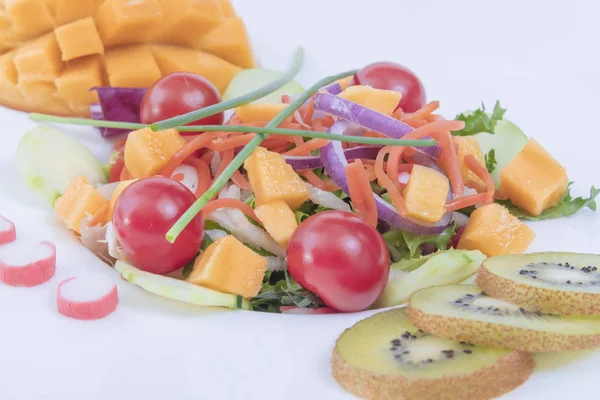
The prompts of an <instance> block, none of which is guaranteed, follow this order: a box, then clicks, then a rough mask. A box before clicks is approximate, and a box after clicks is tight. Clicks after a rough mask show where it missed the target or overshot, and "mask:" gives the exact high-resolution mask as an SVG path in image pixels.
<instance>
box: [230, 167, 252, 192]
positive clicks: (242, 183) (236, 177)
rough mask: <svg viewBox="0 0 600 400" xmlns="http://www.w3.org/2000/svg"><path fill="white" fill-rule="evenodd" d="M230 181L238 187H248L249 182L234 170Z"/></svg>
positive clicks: (244, 188)
mask: <svg viewBox="0 0 600 400" xmlns="http://www.w3.org/2000/svg"><path fill="white" fill-rule="evenodd" d="M231 181H232V182H233V183H235V184H236V185H237V186H239V188H240V189H243V190H246V189H250V182H248V181H247V180H246V178H244V175H242V173H241V172H240V171H235V172H234V173H233V175H232V176H231Z"/></svg>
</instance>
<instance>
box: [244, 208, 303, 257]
mask: <svg viewBox="0 0 600 400" xmlns="http://www.w3.org/2000/svg"><path fill="white" fill-rule="evenodd" d="M254 212H255V213H256V216H257V217H258V219H259V220H260V222H262V224H263V226H264V227H265V230H266V231H267V233H268V234H269V235H271V237H272V238H273V239H274V240H275V241H276V242H277V243H279V244H280V245H281V246H283V247H284V248H285V247H287V245H288V242H289V240H290V238H291V237H292V234H293V233H294V231H295V230H296V228H297V227H298V222H296V216H295V215H294V212H293V211H292V209H291V208H290V206H288V205H287V203H286V202H284V201H283V200H277V201H273V202H271V203H266V204H263V205H260V206H258V207H256V209H255V210H254Z"/></svg>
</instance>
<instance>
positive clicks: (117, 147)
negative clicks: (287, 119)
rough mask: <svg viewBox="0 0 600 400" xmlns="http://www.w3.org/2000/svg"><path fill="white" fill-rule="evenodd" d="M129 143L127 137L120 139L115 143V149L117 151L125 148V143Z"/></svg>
mask: <svg viewBox="0 0 600 400" xmlns="http://www.w3.org/2000/svg"><path fill="white" fill-rule="evenodd" d="M126 143H127V138H125V139H119V140H117V141H116V142H115V144H114V149H115V150H116V151H121V150H123V149H124V148H125V144H126Z"/></svg>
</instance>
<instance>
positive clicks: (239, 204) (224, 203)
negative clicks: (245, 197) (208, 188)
mask: <svg viewBox="0 0 600 400" xmlns="http://www.w3.org/2000/svg"><path fill="white" fill-rule="evenodd" d="M219 208H237V209H238V210H240V211H241V212H243V213H244V214H246V215H247V216H248V217H250V218H252V219H253V220H254V221H256V222H258V223H259V224H260V226H262V222H260V220H259V219H258V217H257V216H256V214H255V213H254V210H253V209H252V207H250V206H249V205H248V204H246V203H244V202H243V201H241V200H238V199H225V198H223V199H217V200H213V201H210V202H209V203H208V204H207V205H205V206H204V208H202V214H204V215H208V214H210V213H211V212H213V211H215V210H217V209H219Z"/></svg>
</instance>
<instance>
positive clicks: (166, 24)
mask: <svg viewBox="0 0 600 400" xmlns="http://www.w3.org/2000/svg"><path fill="white" fill-rule="evenodd" d="M159 3H160V5H161V7H162V13H163V19H162V22H161V23H160V24H159V25H158V26H157V29H156V30H155V32H154V34H153V39H152V41H154V42H159V43H171V44H181V45H190V46H191V45H193V44H194V43H196V42H197V41H198V37H200V36H202V35H204V34H205V33H206V32H208V31H210V30H212V29H214V28H216V27H217V26H218V25H219V24H220V23H221V21H222V20H223V11H222V9H221V4H220V1H219V0H195V1H189V0H159ZM190 32H194V35H190Z"/></svg>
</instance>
